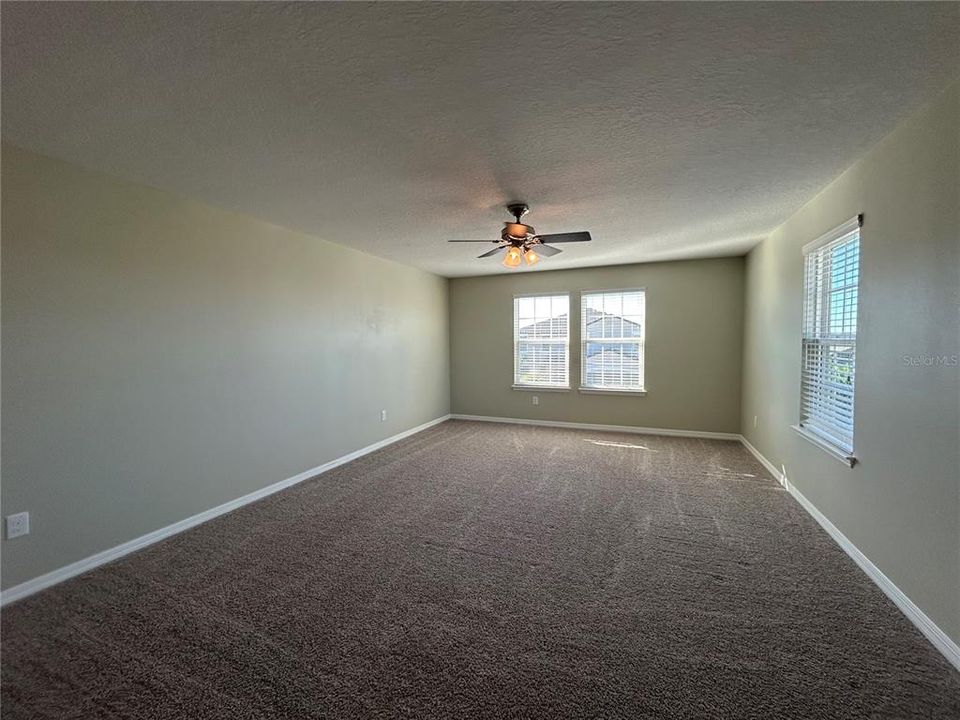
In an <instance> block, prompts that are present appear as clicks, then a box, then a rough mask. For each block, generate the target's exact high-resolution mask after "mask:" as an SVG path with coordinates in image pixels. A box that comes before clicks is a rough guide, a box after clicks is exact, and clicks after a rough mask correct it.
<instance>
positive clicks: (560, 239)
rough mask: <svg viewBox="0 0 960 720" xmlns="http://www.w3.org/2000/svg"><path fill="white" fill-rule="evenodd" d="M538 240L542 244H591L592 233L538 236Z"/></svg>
mask: <svg viewBox="0 0 960 720" xmlns="http://www.w3.org/2000/svg"><path fill="white" fill-rule="evenodd" d="M537 239H538V240H539V241H540V242H541V243H552V244H556V243H565V242H589V240H590V233H588V232H575V233H557V234H556V235H537Z"/></svg>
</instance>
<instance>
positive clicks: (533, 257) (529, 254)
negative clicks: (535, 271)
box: [523, 248, 540, 265]
mask: <svg viewBox="0 0 960 720" xmlns="http://www.w3.org/2000/svg"><path fill="white" fill-rule="evenodd" d="M523 259H524V260H526V261H527V265H536V264H537V263H538V262H540V256H539V255H537V254H536V253H535V252H534V251H533V248H530V249H529V250H527V251H526V252H525V253H524V254H523Z"/></svg>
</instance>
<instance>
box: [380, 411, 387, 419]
mask: <svg viewBox="0 0 960 720" xmlns="http://www.w3.org/2000/svg"><path fill="white" fill-rule="evenodd" d="M386 421H387V411H386V410H381V411H380V422H386Z"/></svg>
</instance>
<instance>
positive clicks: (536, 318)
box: [513, 295, 570, 387]
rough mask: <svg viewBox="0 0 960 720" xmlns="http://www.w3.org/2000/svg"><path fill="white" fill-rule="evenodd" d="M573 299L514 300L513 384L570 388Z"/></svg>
mask: <svg viewBox="0 0 960 720" xmlns="http://www.w3.org/2000/svg"><path fill="white" fill-rule="evenodd" d="M569 354H570V296H569V295H532V296H525V297H515V298H514V299H513V383H514V385H532V386H542V387H568V386H569V384H570V379H569V374H568V367H569Z"/></svg>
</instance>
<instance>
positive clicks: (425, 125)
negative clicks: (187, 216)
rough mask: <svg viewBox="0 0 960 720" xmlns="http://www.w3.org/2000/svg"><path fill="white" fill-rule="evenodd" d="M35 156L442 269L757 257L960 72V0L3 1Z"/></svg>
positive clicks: (8, 94)
mask: <svg viewBox="0 0 960 720" xmlns="http://www.w3.org/2000/svg"><path fill="white" fill-rule="evenodd" d="M2 24H3V30H2V32H3V36H2V40H3V50H2V61H3V65H2V68H3V76H2V80H3V97H2V100H3V116H2V119H3V134H4V137H5V139H7V140H9V141H11V142H13V143H15V144H17V145H21V146H23V147H27V148H31V149H34V150H37V151H39V152H43V153H47V154H49V155H53V156H57V157H61V158H64V159H67V160H70V161H73V162H76V163H79V164H81V165H85V166H87V167H91V168H94V169H98V170H102V171H105V172H108V173H112V174H115V175H118V176H121V177H125V178H128V179H131V180H135V181H139V182H143V183H147V184H149V185H153V186H155V187H159V188H163V189H165V190H170V191H173V192H176V193H179V194H182V195H186V196H190V197H193V198H197V199H201V200H203V201H206V202H208V203H211V204H214V205H219V206H222V207H226V208H231V209H235V210H239V211H242V212H246V213H250V214H252V215H256V216H259V217H261V218H264V219H267V220H270V221H272V222H275V223H278V224H281V225H286V226H289V227H293V228H298V229H301V230H304V231H307V232H309V233H311V234H313V235H316V236H317V237H320V238H323V239H326V240H331V241H333V242H338V243H342V244H344V245H350V246H352V247H356V248H359V249H362V250H366V251H368V252H370V253H373V254H376V255H380V256H383V257H386V258H391V259H395V260H399V261H402V262H405V263H408V264H411V265H416V266H418V267H421V268H424V269H427V270H430V271H433V272H436V273H440V274H443V275H449V276H457V275H477V274H484V273H496V272H508V271H506V270H504V269H503V268H502V267H501V266H500V265H499V263H498V262H497V261H496V260H495V259H486V260H475V259H473V257H474V256H475V255H478V254H479V253H480V252H482V251H483V250H486V249H487V248H486V247H485V246H483V245H475V246H474V245H464V244H459V245H448V244H447V243H446V242H445V241H446V240H447V239H448V238H461V239H468V238H478V239H485V238H490V239H493V238H495V237H497V235H498V233H499V229H500V227H501V225H500V223H501V222H502V221H503V220H505V219H506V213H505V212H504V211H503V210H502V209H501V206H502V205H504V204H505V203H506V202H507V201H508V200H521V201H526V202H528V203H529V204H530V205H531V207H532V212H531V213H530V215H528V216H527V220H528V222H530V223H531V224H533V225H534V226H536V228H537V229H538V230H539V231H541V232H547V233H553V232H564V231H577V230H590V231H591V232H592V233H593V238H594V242H593V243H591V244H589V245H567V246H564V250H565V251H564V253H563V254H562V255H558V256H557V257H554V258H550V259H549V260H545V261H544V262H543V263H541V264H540V266H539V267H540V268H543V269H548V268H561V267H575V266H586V265H604V264H616V263H626V262H635V261H645V260H663V259H671V258H685V257H702V256H716V255H735V254H742V253H743V252H744V251H745V250H746V249H748V248H749V247H751V245H752V244H754V243H755V242H756V241H757V240H758V239H760V238H762V237H763V236H764V235H765V234H766V233H768V232H769V231H770V230H771V229H772V228H774V227H775V226H776V225H778V224H779V223H780V222H781V221H783V220H784V219H785V218H786V217H788V216H789V215H790V214H791V213H792V212H793V211H794V210H796V209H797V208H798V207H799V206H800V205H801V204H802V203H803V202H804V201H806V200H807V199H809V198H810V197H811V196H812V195H813V194H814V193H815V192H816V191H817V190H819V189H820V188H821V187H823V186H824V185H825V184H826V183H828V182H829V181H830V180H832V179H833V178H834V177H836V176H837V175H838V174H839V173H840V172H841V171H842V170H843V169H845V168H846V167H848V166H849V165H850V164H851V163H852V162H853V161H854V160H856V158H857V157H858V156H860V155H861V154H863V153H864V152H865V151H866V150H867V149H868V148H869V147H870V146H871V145H872V144H873V143H875V142H877V141H878V140H879V139H880V138H881V137H882V136H883V135H884V134H885V133H886V132H888V131H889V130H891V129H892V128H893V127H894V125H895V124H896V123H897V122H898V121H899V120H900V119H902V118H903V117H904V116H906V115H907V114H909V113H910V112H911V111H912V110H913V109H914V108H916V107H917V106H918V105H919V104H921V103H922V102H924V101H926V100H928V99H930V98H931V97H932V96H933V95H934V94H935V93H936V92H937V91H939V90H940V89H942V88H943V87H944V86H945V85H946V84H947V83H948V82H949V81H950V80H951V78H952V77H955V76H957V74H958V72H960V4H957V3H946V4H903V5H899V4H881V5H874V4H859V3H855V4H831V3H827V4H819V3H818V4H780V3H777V4H773V5H762V4H750V3H745V4H721V3H709V4H704V5H701V4H693V3H677V4H652V3H651V4H647V3H643V4H632V3H621V4H609V5H608V4H599V3H570V4H559V5H554V4H542V3H523V4H519V3H516V4H499V3H498V4H459V3H457V4H446V3H443V4H434V3H429V4H427V3H423V4H407V3H404V4H393V3H387V4H376V5H370V4H360V3H343V4H340V3H337V4H333V3H299V4H290V5H286V4H279V3H236V4H235V3H224V4H220V3H202V4H201V3H173V4H168V3H157V4H152V3H151V4H147V3H129V4H128V3H97V4H86V3H37V4H34V3H29V4H28V3H23V4H21V3H9V2H6V3H3V5H2Z"/></svg>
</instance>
